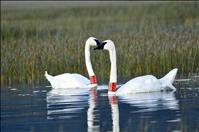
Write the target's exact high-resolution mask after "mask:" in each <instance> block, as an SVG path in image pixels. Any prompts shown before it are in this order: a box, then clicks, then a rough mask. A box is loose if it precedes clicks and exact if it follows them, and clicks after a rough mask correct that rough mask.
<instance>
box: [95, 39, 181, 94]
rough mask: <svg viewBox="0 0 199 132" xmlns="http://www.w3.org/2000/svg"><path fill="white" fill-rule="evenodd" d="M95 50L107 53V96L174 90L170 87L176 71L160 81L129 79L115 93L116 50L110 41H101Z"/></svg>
mask: <svg viewBox="0 0 199 132" xmlns="http://www.w3.org/2000/svg"><path fill="white" fill-rule="evenodd" d="M95 49H104V50H108V51H109V55H110V62H111V71H110V80H109V90H108V94H118V95H119V94H128V93H143V92H155V91H162V90H167V89H170V90H174V91H175V90H176V88H175V87H174V86H173V85H172V83H173V82H174V80H175V77H176V74H177V71H178V69H177V68H175V69H173V70H171V71H170V72H169V73H168V74H167V75H165V76H164V77H163V78H161V79H157V78H156V77H155V76H153V75H145V76H140V77H136V78H134V79H131V80H130V81H128V82H127V83H125V84H124V85H122V86H121V87H120V88H119V89H118V90H117V91H116V83H117V64H116V50H115V44H114V43H113V41H111V40H105V41H103V42H102V43H101V44H100V46H99V45H98V47H97V48H95Z"/></svg>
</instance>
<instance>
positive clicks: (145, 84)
mask: <svg viewBox="0 0 199 132" xmlns="http://www.w3.org/2000/svg"><path fill="white" fill-rule="evenodd" d="M177 70H178V69H177V68H175V69H173V70H172V71H170V72H169V73H168V74H167V75H166V76H165V77H163V78H161V79H157V78H156V77H155V76H153V75H145V76H140V77H136V78H134V79H131V80H129V81H128V82H126V83H125V84H124V85H122V86H121V87H120V88H119V89H118V90H117V91H116V92H117V94H128V93H143V92H156V91H164V90H167V89H168V90H169V89H170V90H174V91H175V90H176V88H175V87H174V86H173V85H172V83H173V81H174V79H175V76H176V73H177Z"/></svg>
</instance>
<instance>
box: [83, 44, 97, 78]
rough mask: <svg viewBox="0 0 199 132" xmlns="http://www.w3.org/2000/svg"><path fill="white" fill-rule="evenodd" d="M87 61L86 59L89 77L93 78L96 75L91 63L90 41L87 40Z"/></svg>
mask: <svg viewBox="0 0 199 132" xmlns="http://www.w3.org/2000/svg"><path fill="white" fill-rule="evenodd" d="M85 61H86V69H87V71H88V74H89V77H90V78H93V76H95V74H94V72H93V68H92V65H91V60H90V43H88V42H86V45H85Z"/></svg>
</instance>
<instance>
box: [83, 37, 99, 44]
mask: <svg viewBox="0 0 199 132" xmlns="http://www.w3.org/2000/svg"><path fill="white" fill-rule="evenodd" d="M86 44H87V45H90V46H100V44H101V42H100V40H98V39H97V38H95V37H89V38H88V39H87V40H86Z"/></svg>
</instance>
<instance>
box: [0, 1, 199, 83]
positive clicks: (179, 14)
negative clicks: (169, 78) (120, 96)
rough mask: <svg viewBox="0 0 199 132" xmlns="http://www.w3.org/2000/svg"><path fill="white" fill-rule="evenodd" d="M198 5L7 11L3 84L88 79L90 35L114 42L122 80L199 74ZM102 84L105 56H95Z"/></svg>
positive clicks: (96, 53) (106, 68)
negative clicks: (175, 71) (86, 49)
mask: <svg viewBox="0 0 199 132" xmlns="http://www.w3.org/2000/svg"><path fill="white" fill-rule="evenodd" d="M198 12H199V4H198V3H189V4H185V3H184V4H179V3H166V4H160V3H159V4H138V5H136V4H132V5H122V6H119V5H118V6H111V5H105V6H97V5H92V6H86V7H81V6H78V7H69V6H66V7H62V8H59V7H55V8H45V9H42V8H38V9H37V8H34V9H27V8H19V9H14V8H5V7H4V8H2V10H1V84H18V83H41V82H43V81H46V80H45V78H44V71H45V70H47V71H48V72H49V73H50V74H52V75H57V74H61V73H64V72H71V73H72V72H77V73H80V74H82V75H85V76H88V75H87V71H86V67H85V62H84V44H85V41H86V39H87V38H88V37H89V36H94V37H97V38H99V39H101V40H104V39H111V40H113V41H114V42H115V45H116V50H117V68H118V78H119V79H118V80H119V81H122V80H123V78H125V79H129V78H132V77H135V76H139V75H144V74H154V75H156V76H158V77H161V75H163V74H166V73H167V72H168V71H169V70H171V69H172V68H175V67H177V68H179V72H178V75H188V74H189V73H199V67H198V66H199V61H198V60H199V14H198ZM91 52H92V53H91V54H92V58H91V60H92V64H93V67H94V70H95V73H96V75H97V77H98V80H99V81H100V82H107V81H108V78H109V71H110V62H109V56H108V53H107V52H106V51H93V50H91Z"/></svg>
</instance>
